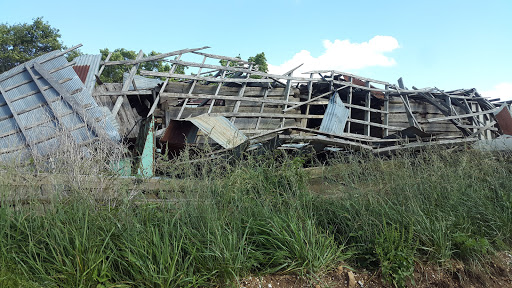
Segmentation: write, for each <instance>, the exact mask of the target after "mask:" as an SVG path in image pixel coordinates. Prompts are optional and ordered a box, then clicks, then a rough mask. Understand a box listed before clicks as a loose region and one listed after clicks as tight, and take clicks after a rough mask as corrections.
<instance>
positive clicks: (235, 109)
mask: <svg viewBox="0 0 512 288" xmlns="http://www.w3.org/2000/svg"><path fill="white" fill-rule="evenodd" d="M226 66H227V65H226ZM252 66H253V64H252V63H251V64H249V69H248V70H249V71H251V68H252ZM249 77H251V73H246V74H245V78H246V79H249ZM245 87H247V82H245V83H243V84H242V87H240V91H238V97H243V96H244V91H245ZM287 88H288V87H287ZM285 90H286V89H285ZM288 92H290V91H289V88H288ZM286 100H288V99H286ZM214 102H215V101H213V102H212V103H214ZM240 103H241V100H237V101H236V102H235V106H234V107H233V113H237V112H238V109H239V108H240ZM235 120H236V117H231V123H235ZM283 122H284V119H283Z"/></svg>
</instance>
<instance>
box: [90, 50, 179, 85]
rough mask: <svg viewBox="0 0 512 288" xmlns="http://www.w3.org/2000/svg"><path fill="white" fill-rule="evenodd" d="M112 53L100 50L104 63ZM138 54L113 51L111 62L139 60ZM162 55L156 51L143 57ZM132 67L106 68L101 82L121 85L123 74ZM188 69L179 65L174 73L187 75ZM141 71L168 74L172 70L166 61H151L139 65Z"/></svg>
mask: <svg viewBox="0 0 512 288" xmlns="http://www.w3.org/2000/svg"><path fill="white" fill-rule="evenodd" d="M110 52H111V51H110V50H109V49H108V48H105V49H100V53H101V59H102V60H103V61H104V60H105V59H106V58H107V55H108V54H109V53H110ZM137 54H138V53H137V52H135V51H133V50H126V49H124V48H118V49H115V50H114V51H112V56H110V59H109V61H123V60H134V59H135V58H137ZM158 54H160V53H158V52H156V51H151V53H149V55H146V54H144V56H143V57H148V56H155V55H158ZM131 67H132V65H112V66H106V67H105V70H103V73H102V74H101V77H100V80H101V81H102V82H111V83H121V82H123V73H125V72H129V71H130V69H131ZM186 68H187V67H185V66H182V65H178V66H177V67H176V69H175V70H174V73H177V74H185V69H186ZM140 70H148V71H158V72H168V71H170V70H171V65H170V64H169V63H166V62H165V61H162V60H160V61H151V62H144V63H141V64H140V65H139V69H138V71H140Z"/></svg>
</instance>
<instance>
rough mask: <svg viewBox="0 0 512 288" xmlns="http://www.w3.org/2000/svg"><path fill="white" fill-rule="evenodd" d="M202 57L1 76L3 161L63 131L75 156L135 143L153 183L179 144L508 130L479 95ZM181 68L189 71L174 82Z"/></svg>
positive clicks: (499, 112)
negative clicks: (110, 75) (165, 155)
mask: <svg viewBox="0 0 512 288" xmlns="http://www.w3.org/2000/svg"><path fill="white" fill-rule="evenodd" d="M73 48H76V47H73ZM73 48H72V49H73ZM206 48H208V47H202V48H195V49H183V50H178V51H173V52H169V53H164V54H159V55H156V56H149V57H144V56H143V55H144V54H143V53H142V51H141V52H140V53H139V54H138V56H137V58H136V59H135V60H124V61H109V59H110V55H109V56H107V58H106V59H105V61H101V55H82V56H80V57H78V58H76V59H75V60H74V61H73V62H71V63H68V62H67V61H66V59H65V58H64V56H63V55H64V54H65V53H67V52H69V50H68V51H62V52H60V51H54V52H52V53H48V54H45V55H43V56H41V57H38V58H36V59H34V60H32V61H30V62H27V63H25V64H23V65H20V66H18V67H16V68H14V69H12V70H10V71H7V72H5V73H3V74H1V75H0V93H1V97H0V101H1V102H0V105H1V106H0V107H2V108H1V109H0V113H1V114H0V117H1V120H0V132H1V135H0V149H1V150H0V160H5V159H10V158H13V157H29V156H30V154H34V153H36V154H40V155H46V154H48V151H51V150H52V149H53V148H52V147H55V146H56V145H59V144H58V143H59V141H61V140H62V138H63V136H64V135H68V134H69V135H71V136H72V139H74V141H75V142H76V143H77V144H78V145H80V146H81V147H82V146H83V147H87V144H88V143H90V142H91V141H94V140H95V139H97V138H98V137H106V138H108V139H112V140H114V141H120V139H123V141H125V142H127V143H132V144H133V147H134V148H133V149H134V150H135V151H136V153H135V154H136V155H138V156H139V157H140V158H141V159H142V160H141V161H140V162H141V163H140V165H141V167H142V168H140V169H142V171H146V173H145V174H147V175H152V168H151V165H152V160H151V159H153V158H154V153H155V151H163V152H170V153H169V154H170V155H175V154H177V153H179V152H180V151H181V150H182V149H183V148H184V147H185V146H186V145H196V146H199V147H200V146H201V145H203V144H205V143H209V144H210V145H212V143H213V147H214V149H217V151H216V152H215V153H220V152H225V151H229V150H233V149H238V151H244V150H257V149H290V150H301V149H314V151H316V152H321V151H343V150H347V151H354V150H367V151H371V152H373V153H379V154H386V153H393V152H395V151H397V150H400V149H406V148H407V149H408V148H419V147H423V146H426V145H449V146H454V145H463V144H467V143H469V142H478V141H479V142H480V143H479V145H484V146H486V145H487V144H485V143H490V142H489V141H491V142H492V141H495V139H496V138H498V139H501V138H503V137H504V136H503V135H504V134H510V133H511V132H512V131H511V128H510V127H512V126H511V125H512V122H511V121H512V117H510V111H509V107H508V103H506V102H499V99H486V98H484V97H482V96H481V95H480V94H479V93H478V92H477V91H476V89H459V90H454V91H443V90H440V89H438V88H422V89H418V88H416V87H414V86H413V87H412V88H410V89H409V88H407V87H405V86H404V83H403V81H402V79H401V78H400V79H399V80H398V84H397V85H395V84H391V83H388V82H384V81H379V80H374V79H369V78H365V77H360V76H356V75H353V74H349V73H345V72H340V71H334V70H318V71H310V72H307V73H305V75H299V76H294V75H293V74H294V72H295V71H296V69H297V68H299V67H300V66H299V67H296V68H294V69H292V70H290V71H288V72H287V73H285V74H283V75H276V74H269V73H265V72H261V71H259V70H258V67H257V65H255V64H254V63H251V62H247V61H244V60H242V59H239V58H233V57H226V56H219V55H213V54H207V53H203V52H202V50H204V49H206ZM187 57H188V58H191V59H193V60H189V61H184V60H183V59H185V58H187ZM155 61H166V62H168V63H170V64H171V69H170V71H169V72H155V71H146V70H140V69H139V66H140V64H141V63H144V62H155ZM113 65H125V66H128V67H130V69H129V71H126V73H125V75H124V80H123V83H102V82H101V81H100V75H101V74H102V72H103V71H104V69H105V67H108V66H113ZM180 66H185V67H188V68H190V69H193V70H194V71H195V72H193V73H190V74H178V73H177V72H176V71H177V68H178V67H180ZM482 141H487V142H482ZM482 143H484V144H482ZM488 146H489V145H487V146H486V147H488ZM216 147H218V148H216ZM84 149H86V148H84ZM144 159H146V160H148V161H146V162H148V163H147V164H144V163H143V162H144V161H143V160H144ZM143 166H144V167H143Z"/></svg>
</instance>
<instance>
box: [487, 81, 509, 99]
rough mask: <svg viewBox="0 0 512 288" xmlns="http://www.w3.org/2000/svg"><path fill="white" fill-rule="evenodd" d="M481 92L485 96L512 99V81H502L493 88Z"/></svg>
mask: <svg viewBox="0 0 512 288" xmlns="http://www.w3.org/2000/svg"><path fill="white" fill-rule="evenodd" d="M480 94H481V95H482V96H484V97H490V98H500V99H501V100H512V83H510V82H503V83H500V84H498V85H496V86H494V88H493V89H492V90H487V91H482V92H480Z"/></svg>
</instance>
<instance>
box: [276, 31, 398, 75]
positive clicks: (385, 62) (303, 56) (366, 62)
mask: <svg viewBox="0 0 512 288" xmlns="http://www.w3.org/2000/svg"><path fill="white" fill-rule="evenodd" d="M323 46H324V48H325V51H324V52H323V54H322V55H320V56H318V57H313V56H311V53H310V52H309V51H307V50H302V51H300V52H298V53H296V54H295V55H294V56H293V57H292V58H291V59H290V60H288V61H286V62H284V63H283V64H281V65H271V64H269V65H268V68H269V72H270V73H272V74H283V73H285V72H287V71H289V70H291V69H293V68H295V67H297V66H298V65H300V64H302V63H304V65H302V67H300V68H299V69H298V70H296V71H295V72H294V75H295V76H299V75H300V73H302V72H307V71H311V70H331V69H332V70H339V71H344V72H348V71H351V70H356V69H361V68H365V67H370V66H393V65H396V61H395V59H393V58H391V57H388V56H385V55H384V53H386V52H391V51H393V50H395V49H397V48H400V45H398V41H397V40H396V39H395V38H394V37H392V36H375V37H373V38H372V39H370V40H369V41H368V42H362V43H351V42H350V40H338V39H336V40H334V42H331V41H329V40H324V41H323ZM302 76H303V75H302Z"/></svg>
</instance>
